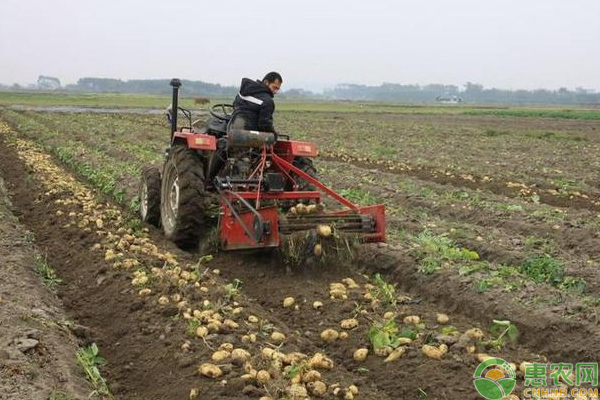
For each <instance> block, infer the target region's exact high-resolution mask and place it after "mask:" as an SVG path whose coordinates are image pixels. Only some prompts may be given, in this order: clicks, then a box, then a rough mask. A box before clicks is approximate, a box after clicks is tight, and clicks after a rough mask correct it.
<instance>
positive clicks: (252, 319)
mask: <svg viewBox="0 0 600 400" xmlns="http://www.w3.org/2000/svg"><path fill="white" fill-rule="evenodd" d="M248 322H250V323H253V324H256V323H257V322H258V317H256V316H255V315H249V316H248Z"/></svg>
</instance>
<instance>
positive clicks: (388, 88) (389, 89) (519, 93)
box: [0, 75, 600, 104]
mask: <svg viewBox="0 0 600 400" xmlns="http://www.w3.org/2000/svg"><path fill="white" fill-rule="evenodd" d="M169 82H170V80H169V79H133V80H121V79H113V78H93V77H86V78H81V79H79V80H78V81H77V83H75V84H68V85H66V86H61V83H60V80H59V79H58V78H55V77H51V76H44V75H40V76H39V77H38V80H37V84H32V85H28V86H25V87H23V86H20V85H18V84H14V85H12V86H6V85H2V84H0V90H13V91H20V90H44V91H57V90H61V91H68V92H88V93H139V94H162V95H168V94H170V93H171V86H169ZM182 83H183V85H184V87H185V95H186V96H192V97H196V98H206V99H210V98H233V97H234V96H235V95H236V93H237V90H238V88H237V87H234V86H223V85H220V84H215V83H206V82H202V81H191V80H182ZM280 96H281V97H282V98H288V99H325V100H327V99H329V100H353V101H385V102H399V103H434V102H436V101H444V100H446V99H455V100H458V101H461V102H466V103H489V104H600V92H595V91H592V90H586V89H582V88H577V89H575V90H569V89H567V88H560V89H558V90H548V89H535V90H506V89H495V88H491V89H488V88H484V87H483V85H480V84H477V83H472V82H467V83H466V84H465V85H464V87H459V86H456V85H443V84H430V85H410V84H406V85H403V84H397V83H384V84H382V85H379V86H367V85H356V84H341V85H337V86H335V87H334V88H333V89H327V90H325V91H324V93H322V94H316V93H313V92H311V91H309V90H304V89H294V88H292V89H288V90H285V91H284V92H283V93H281V95H280Z"/></svg>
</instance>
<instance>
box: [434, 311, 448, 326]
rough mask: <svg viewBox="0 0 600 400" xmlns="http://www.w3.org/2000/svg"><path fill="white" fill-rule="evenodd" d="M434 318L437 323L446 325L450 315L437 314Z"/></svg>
mask: <svg viewBox="0 0 600 400" xmlns="http://www.w3.org/2000/svg"><path fill="white" fill-rule="evenodd" d="M436 320H437V323H438V324H440V325H446V324H447V323H448V321H450V317H448V316H447V315H446V314H438V315H437V318H436Z"/></svg>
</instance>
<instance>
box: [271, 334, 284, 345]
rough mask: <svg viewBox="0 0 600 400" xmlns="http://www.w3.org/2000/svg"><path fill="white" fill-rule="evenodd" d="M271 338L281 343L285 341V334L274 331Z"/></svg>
mask: <svg viewBox="0 0 600 400" xmlns="http://www.w3.org/2000/svg"><path fill="white" fill-rule="evenodd" d="M271 340H272V341H274V342H275V343H281V342H284V341H285V335H284V334H283V333H281V332H273V333H272V334H271Z"/></svg>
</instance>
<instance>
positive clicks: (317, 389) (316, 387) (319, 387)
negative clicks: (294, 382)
mask: <svg viewBox="0 0 600 400" xmlns="http://www.w3.org/2000/svg"><path fill="white" fill-rule="evenodd" d="M307 386H308V391H309V392H310V394H312V395H313V396H315V397H323V396H325V395H326V394H327V385H326V384H325V383H324V382H322V381H315V382H310V383H309V384H308V385H307Z"/></svg>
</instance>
